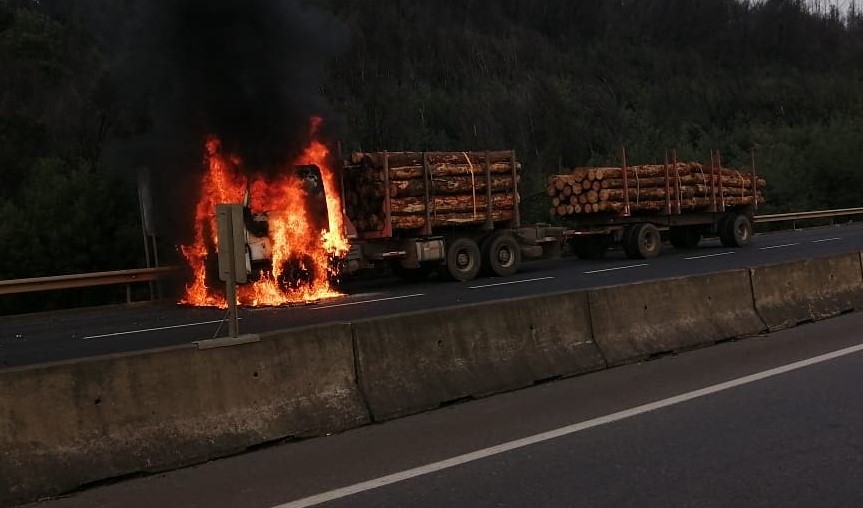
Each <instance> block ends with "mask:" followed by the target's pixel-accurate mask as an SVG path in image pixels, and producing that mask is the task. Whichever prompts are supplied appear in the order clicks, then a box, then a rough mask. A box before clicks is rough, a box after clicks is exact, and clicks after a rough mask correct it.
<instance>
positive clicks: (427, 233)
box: [246, 151, 766, 281]
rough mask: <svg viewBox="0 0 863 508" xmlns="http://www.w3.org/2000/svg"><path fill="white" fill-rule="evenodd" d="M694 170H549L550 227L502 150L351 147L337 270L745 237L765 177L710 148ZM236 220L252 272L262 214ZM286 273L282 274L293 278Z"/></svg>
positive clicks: (418, 271) (262, 235)
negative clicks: (526, 199) (731, 164)
mask: <svg viewBox="0 0 863 508" xmlns="http://www.w3.org/2000/svg"><path fill="white" fill-rule="evenodd" d="M716 158H717V159H718V154H717V156H716ZM693 164H694V163H693ZM698 166H699V169H698V171H699V174H695V173H693V172H692V171H689V172H688V173H687V170H681V169H680V168H681V165H680V164H678V163H677V162H676V161H675V162H673V163H671V164H669V163H666V164H665V165H661V166H660V165H654V166H649V167H648V166H634V167H628V166H627V164H626V158H625V153H624V156H623V164H622V166H621V167H617V168H592V169H587V168H582V169H576V170H574V171H573V173H571V174H567V175H557V176H553V177H551V179H550V180H549V192H548V194H549V196H550V197H551V200H552V205H553V206H552V210H551V211H552V214H553V215H558V216H559V221H560V222H561V223H563V224H564V226H551V225H548V224H522V222H521V216H520V213H519V180H520V173H521V165H520V164H519V163H518V161H517V159H516V156H515V152H514V151H494V152H489V151H486V152H375V153H355V154H353V155H352V156H351V158H350V160H348V161H345V162H344V164H343V167H342V168H341V175H340V181H341V196H342V207H343V209H342V215H343V218H344V224H345V229H346V233H347V236H348V239H349V241H350V249H349V252H348V254H347V255H346V256H345V258H344V259H341V260H339V262H340V264H341V268H340V273H343V274H351V273H354V272H357V271H359V270H362V269H368V268H376V267H381V266H387V267H389V268H390V269H391V270H392V271H393V272H394V273H395V274H396V275H398V276H400V277H401V278H403V279H406V280H410V281H418V280H423V279H425V278H427V277H428V276H429V275H430V274H431V273H432V272H437V273H438V274H439V275H441V276H442V277H444V278H446V279H450V280H456V281H469V280H472V279H474V278H475V277H477V276H478V275H479V274H481V273H484V274H487V275H497V276H508V275H513V274H515V273H516V272H518V271H519V268H520V266H521V263H522V260H524V259H531V258H533V259H536V258H543V257H552V256H555V255H559V253H560V251H561V247H562V246H563V245H564V243H567V242H568V243H569V245H570V246H571V247H572V250H573V252H574V253H575V254H576V255H578V256H579V257H580V258H584V259H595V258H600V257H602V256H603V255H604V254H605V252H606V251H607V250H608V249H609V247H610V246H611V245H613V244H615V243H617V244H619V245H621V246H622V248H623V251H624V252H625V253H626V255H627V256H628V257H630V258H634V259H635V258H642V259H643V258H652V257H655V256H658V255H659V253H660V249H661V245H662V240H663V235H665V236H666V237H667V239H668V240H669V241H670V242H671V244H672V245H674V246H675V247H677V248H694V247H696V246H697V245H698V243H699V242H700V240H701V238H702V237H704V236H708V235H716V236H718V237H719V239H720V240H721V242H722V244H723V245H725V246H729V247H744V246H746V245H748V244H749V242H750V241H751V238H752V217H753V215H754V213H755V210H756V209H757V207H758V204H759V202H760V201H761V194H760V188H761V187H763V186H764V184H765V183H766V182H764V180H762V179H759V178H758V177H757V175H756V174H755V170H754V162H753V169H752V171H751V173H747V174H745V175H744V174H742V173H740V172H734V174H733V175H731V176H728V175H725V174H724V173H723V172H727V171H728V170H725V169H723V168H722V167H721V163H717V162H716V160H715V159H714V157H713V154H711V163H710V165H709V167H706V166H705V167H702V166H701V165H698ZM297 171H298V175H299V176H301V177H303V178H304V181H307V182H309V183H308V186H307V187H308V193H309V196H310V199H311V198H314V199H311V201H313V202H315V203H317V205H316V208H315V209H316V210H317V211H316V213H315V215H317V216H320V219H321V224H322V225H324V224H326V217H327V212H326V199H325V196H324V191H323V186H322V185H321V183H320V173H319V171H318V170H317V168H316V167H299V168H297ZM657 175H658V176H657ZM603 180H605V183H603ZM561 182H562V184H561ZM730 184H733V185H730ZM579 186H580V188H579ZM588 188H589V190H588ZM585 194H587V195H589V196H590V197H589V198H588V199H587V201H585V198H584V195H585ZM594 194H595V195H594ZM579 200H581V201H579ZM582 202H583V204H582ZM246 219H247V220H246V229H247V240H248V245H249V251H248V255H249V258H248V267H249V269H250V271H252V269H253V268H254V267H256V266H259V267H263V266H265V265H266V263H268V262H269V258H270V255H271V254H270V252H269V249H268V241H267V238H266V235H267V228H266V220H267V219H266V215H265V214H263V215H255V216H252V215H250V214H247V217H246ZM298 271H299V272H301V268H300V267H297V268H296V269H295V270H293V272H294V276H296V275H300V278H301V279H302V273H297V272H298Z"/></svg>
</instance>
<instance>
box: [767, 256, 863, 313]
mask: <svg viewBox="0 0 863 508" xmlns="http://www.w3.org/2000/svg"><path fill="white" fill-rule="evenodd" d="M751 270H752V289H753V294H754V295H755V306H756V308H757V309H758V312H759V313H760V314H761V316H762V317H763V318H764V321H765V322H766V323H767V325H768V326H769V327H770V329H771V330H777V329H781V328H788V327H791V326H795V325H797V324H798V323H801V322H804V321H814V320H818V319H823V318H827V317H831V316H835V315H838V314H841V313H843V312H846V311H850V310H855V309H863V269H861V258H860V253H854V254H846V255H841V256H832V257H826V258H816V259H808V260H805V261H794V262H790V263H782V264H778V265H770V266H759V267H756V268H752V269H751Z"/></svg>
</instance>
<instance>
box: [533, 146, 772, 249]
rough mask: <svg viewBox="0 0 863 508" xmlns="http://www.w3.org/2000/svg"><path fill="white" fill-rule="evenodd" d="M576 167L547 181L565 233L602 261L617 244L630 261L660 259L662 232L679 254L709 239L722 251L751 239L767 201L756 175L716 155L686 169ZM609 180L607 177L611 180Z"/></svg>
mask: <svg viewBox="0 0 863 508" xmlns="http://www.w3.org/2000/svg"><path fill="white" fill-rule="evenodd" d="M674 159H675V160H674V161H673V162H671V163H669V162H667V161H666V163H665V164H663V165H652V166H633V167H628V166H627V163H626V153H625V151H624V152H623V155H622V162H623V164H622V166H621V167H615V168H577V169H575V170H573V172H572V173H571V174H569V175H557V176H553V177H551V178H550V179H549V187H548V195H549V197H551V204H552V208H551V210H550V212H551V213H552V214H553V215H558V216H560V217H561V221H563V222H564V223H566V224H568V226H569V227H568V228H567V230H566V232H565V233H564V236H565V238H566V240H567V241H568V242H569V244H570V246H571V247H572V250H573V252H574V253H575V254H576V255H577V256H578V257H580V258H582V259H597V258H601V257H602V256H603V255H604V254H605V252H606V251H607V250H608V248H609V247H610V246H611V245H613V244H618V245H620V246H621V247H622V248H623V251H624V252H625V253H626V255H627V257H629V258H631V259H647V258H653V257H656V256H658V255H659V253H660V250H661V245H662V238H663V234H665V236H666V237H667V239H668V240H669V241H670V243H671V244H672V245H673V246H674V247H676V248H678V249H692V248H695V247H697V246H698V244H699V242H700V241H701V239H702V238H703V237H705V236H717V237H719V240H720V241H721V243H722V245H723V246H726V247H745V246H747V245H748V244H749V243H750V242H751V240H752V217H753V216H754V214H755V211H756V210H757V208H758V204H759V203H761V202H763V197H762V195H761V189H762V188H763V187H764V185H766V181H765V180H763V179H761V178H759V177H758V176H757V174H756V172H755V162H754V156H753V160H752V169H751V172H747V173H743V172H740V171H736V170H729V169H726V168H723V167H722V164H721V157H720V155H719V153H718V152H716V153H713V152H711V161H710V164H709V165H701V164H699V163H687V164H682V163H678V162H677V161H676V156H675V157H674ZM607 177H610V178H607Z"/></svg>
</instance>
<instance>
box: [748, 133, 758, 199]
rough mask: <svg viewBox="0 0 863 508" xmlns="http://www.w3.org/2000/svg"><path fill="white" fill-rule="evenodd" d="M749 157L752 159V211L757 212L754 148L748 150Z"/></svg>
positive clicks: (756, 176) (756, 177)
mask: <svg viewBox="0 0 863 508" xmlns="http://www.w3.org/2000/svg"><path fill="white" fill-rule="evenodd" d="M749 156H750V158H751V159H752V209H753V210H754V211H758V175H757V173H756V172H755V147H754V146H753V147H752V148H750V149H749Z"/></svg>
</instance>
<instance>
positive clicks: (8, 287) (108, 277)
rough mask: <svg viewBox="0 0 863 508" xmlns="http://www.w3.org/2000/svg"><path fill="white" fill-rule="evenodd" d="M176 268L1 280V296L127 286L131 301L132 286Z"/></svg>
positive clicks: (127, 293) (138, 269) (166, 273)
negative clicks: (115, 285) (119, 285)
mask: <svg viewBox="0 0 863 508" xmlns="http://www.w3.org/2000/svg"><path fill="white" fill-rule="evenodd" d="M176 271H177V269H176V268H175V267H162V268H137V269H134V270H118V271H115V272H95V273H81V274H73V275H58V276H54V277H35V278H31V279H14V280H0V295H12V294H18V293H32V292H35V291H53V290H56V289H73V288H84V287H93V286H109V285H113V284H126V300H127V301H131V286H130V285H131V284H134V283H138V282H151V281H156V280H159V279H161V278H164V277H165V276H167V275H169V274H172V273H175V272H176Z"/></svg>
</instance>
